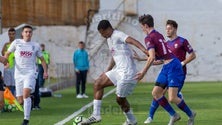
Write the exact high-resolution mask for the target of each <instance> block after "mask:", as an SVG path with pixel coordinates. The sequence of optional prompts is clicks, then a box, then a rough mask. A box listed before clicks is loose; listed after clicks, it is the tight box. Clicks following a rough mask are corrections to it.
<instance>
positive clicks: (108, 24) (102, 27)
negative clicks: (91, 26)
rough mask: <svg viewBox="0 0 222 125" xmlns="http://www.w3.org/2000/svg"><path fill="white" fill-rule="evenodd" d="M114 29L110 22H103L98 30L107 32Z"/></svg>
mask: <svg viewBox="0 0 222 125" xmlns="http://www.w3.org/2000/svg"><path fill="white" fill-rule="evenodd" d="M109 27H110V28H112V25H111V24H110V22H109V21H108V20H101V21H100V22H99V24H98V27H97V30H101V29H102V30H105V29H107V28H109Z"/></svg>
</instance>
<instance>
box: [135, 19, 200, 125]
mask: <svg viewBox="0 0 222 125" xmlns="http://www.w3.org/2000/svg"><path fill="white" fill-rule="evenodd" d="M139 22H140V24H141V28H142V29H143V31H144V32H145V33H146V34H147V37H146V38H145V44H146V46H147V49H148V52H149V57H148V59H147V60H148V62H149V63H147V65H148V66H146V67H150V65H152V64H153V62H154V60H155V59H156V60H161V61H162V62H163V64H164V65H163V68H162V70H161V72H160V74H159V76H158V77H157V80H156V84H155V86H154V88H153V91H152V95H153V97H154V99H153V100H154V101H153V102H157V103H158V104H159V105H161V106H162V107H163V108H164V109H165V110H166V111H167V112H168V113H169V114H170V116H171V118H170V121H169V123H168V125H173V124H174V123H175V122H176V121H177V120H180V115H179V114H178V113H176V112H175V111H174V109H173V108H172V107H171V106H170V104H169V103H168V101H167V99H166V98H165V96H164V95H163V94H164V90H165V88H168V96H169V101H170V102H172V103H175V104H176V105H177V106H178V107H179V108H180V109H181V110H182V111H184V112H185V113H186V114H187V116H188V117H189V119H188V125H193V124H194V118H195V116H196V113H195V112H192V111H191V110H190V108H189V107H188V106H187V105H186V103H185V101H184V99H181V98H179V97H178V92H179V91H180V90H181V88H182V86H183V83H184V79H185V77H184V72H183V69H182V65H183V64H186V63H188V62H189V61H188V60H184V62H183V63H182V65H181V62H180V61H179V60H178V59H177V58H175V57H174V55H173V54H172V53H171V52H170V51H169V50H168V47H167V43H166V42H165V40H164V38H163V36H162V35H161V34H160V33H159V32H157V31H156V30H155V29H154V20H153V17H152V16H151V15H144V16H141V17H140V18H139ZM142 74H145V73H142Z"/></svg>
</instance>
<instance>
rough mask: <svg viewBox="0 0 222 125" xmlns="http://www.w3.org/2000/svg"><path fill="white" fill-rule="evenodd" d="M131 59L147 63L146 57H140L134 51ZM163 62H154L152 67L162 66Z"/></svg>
mask: <svg viewBox="0 0 222 125" xmlns="http://www.w3.org/2000/svg"><path fill="white" fill-rule="evenodd" d="M133 58H134V59H136V60H138V61H147V58H148V57H147V56H146V57H140V56H139V55H138V54H137V52H136V51H135V50H133ZM162 64H163V61H162V60H154V61H153V65H162Z"/></svg>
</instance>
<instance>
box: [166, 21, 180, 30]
mask: <svg viewBox="0 0 222 125" xmlns="http://www.w3.org/2000/svg"><path fill="white" fill-rule="evenodd" d="M166 25H172V26H173V27H174V28H176V29H177V28H178V24H177V22H176V21H174V20H167V22H166Z"/></svg>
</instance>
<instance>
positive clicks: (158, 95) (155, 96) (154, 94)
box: [152, 91, 161, 100]
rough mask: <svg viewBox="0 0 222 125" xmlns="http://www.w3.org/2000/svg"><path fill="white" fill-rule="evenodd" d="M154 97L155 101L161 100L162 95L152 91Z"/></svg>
mask: <svg viewBox="0 0 222 125" xmlns="http://www.w3.org/2000/svg"><path fill="white" fill-rule="evenodd" d="M152 96H153V98H154V99H156V100H157V99H159V98H160V97H161V96H160V93H158V92H157V91H152Z"/></svg>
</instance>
